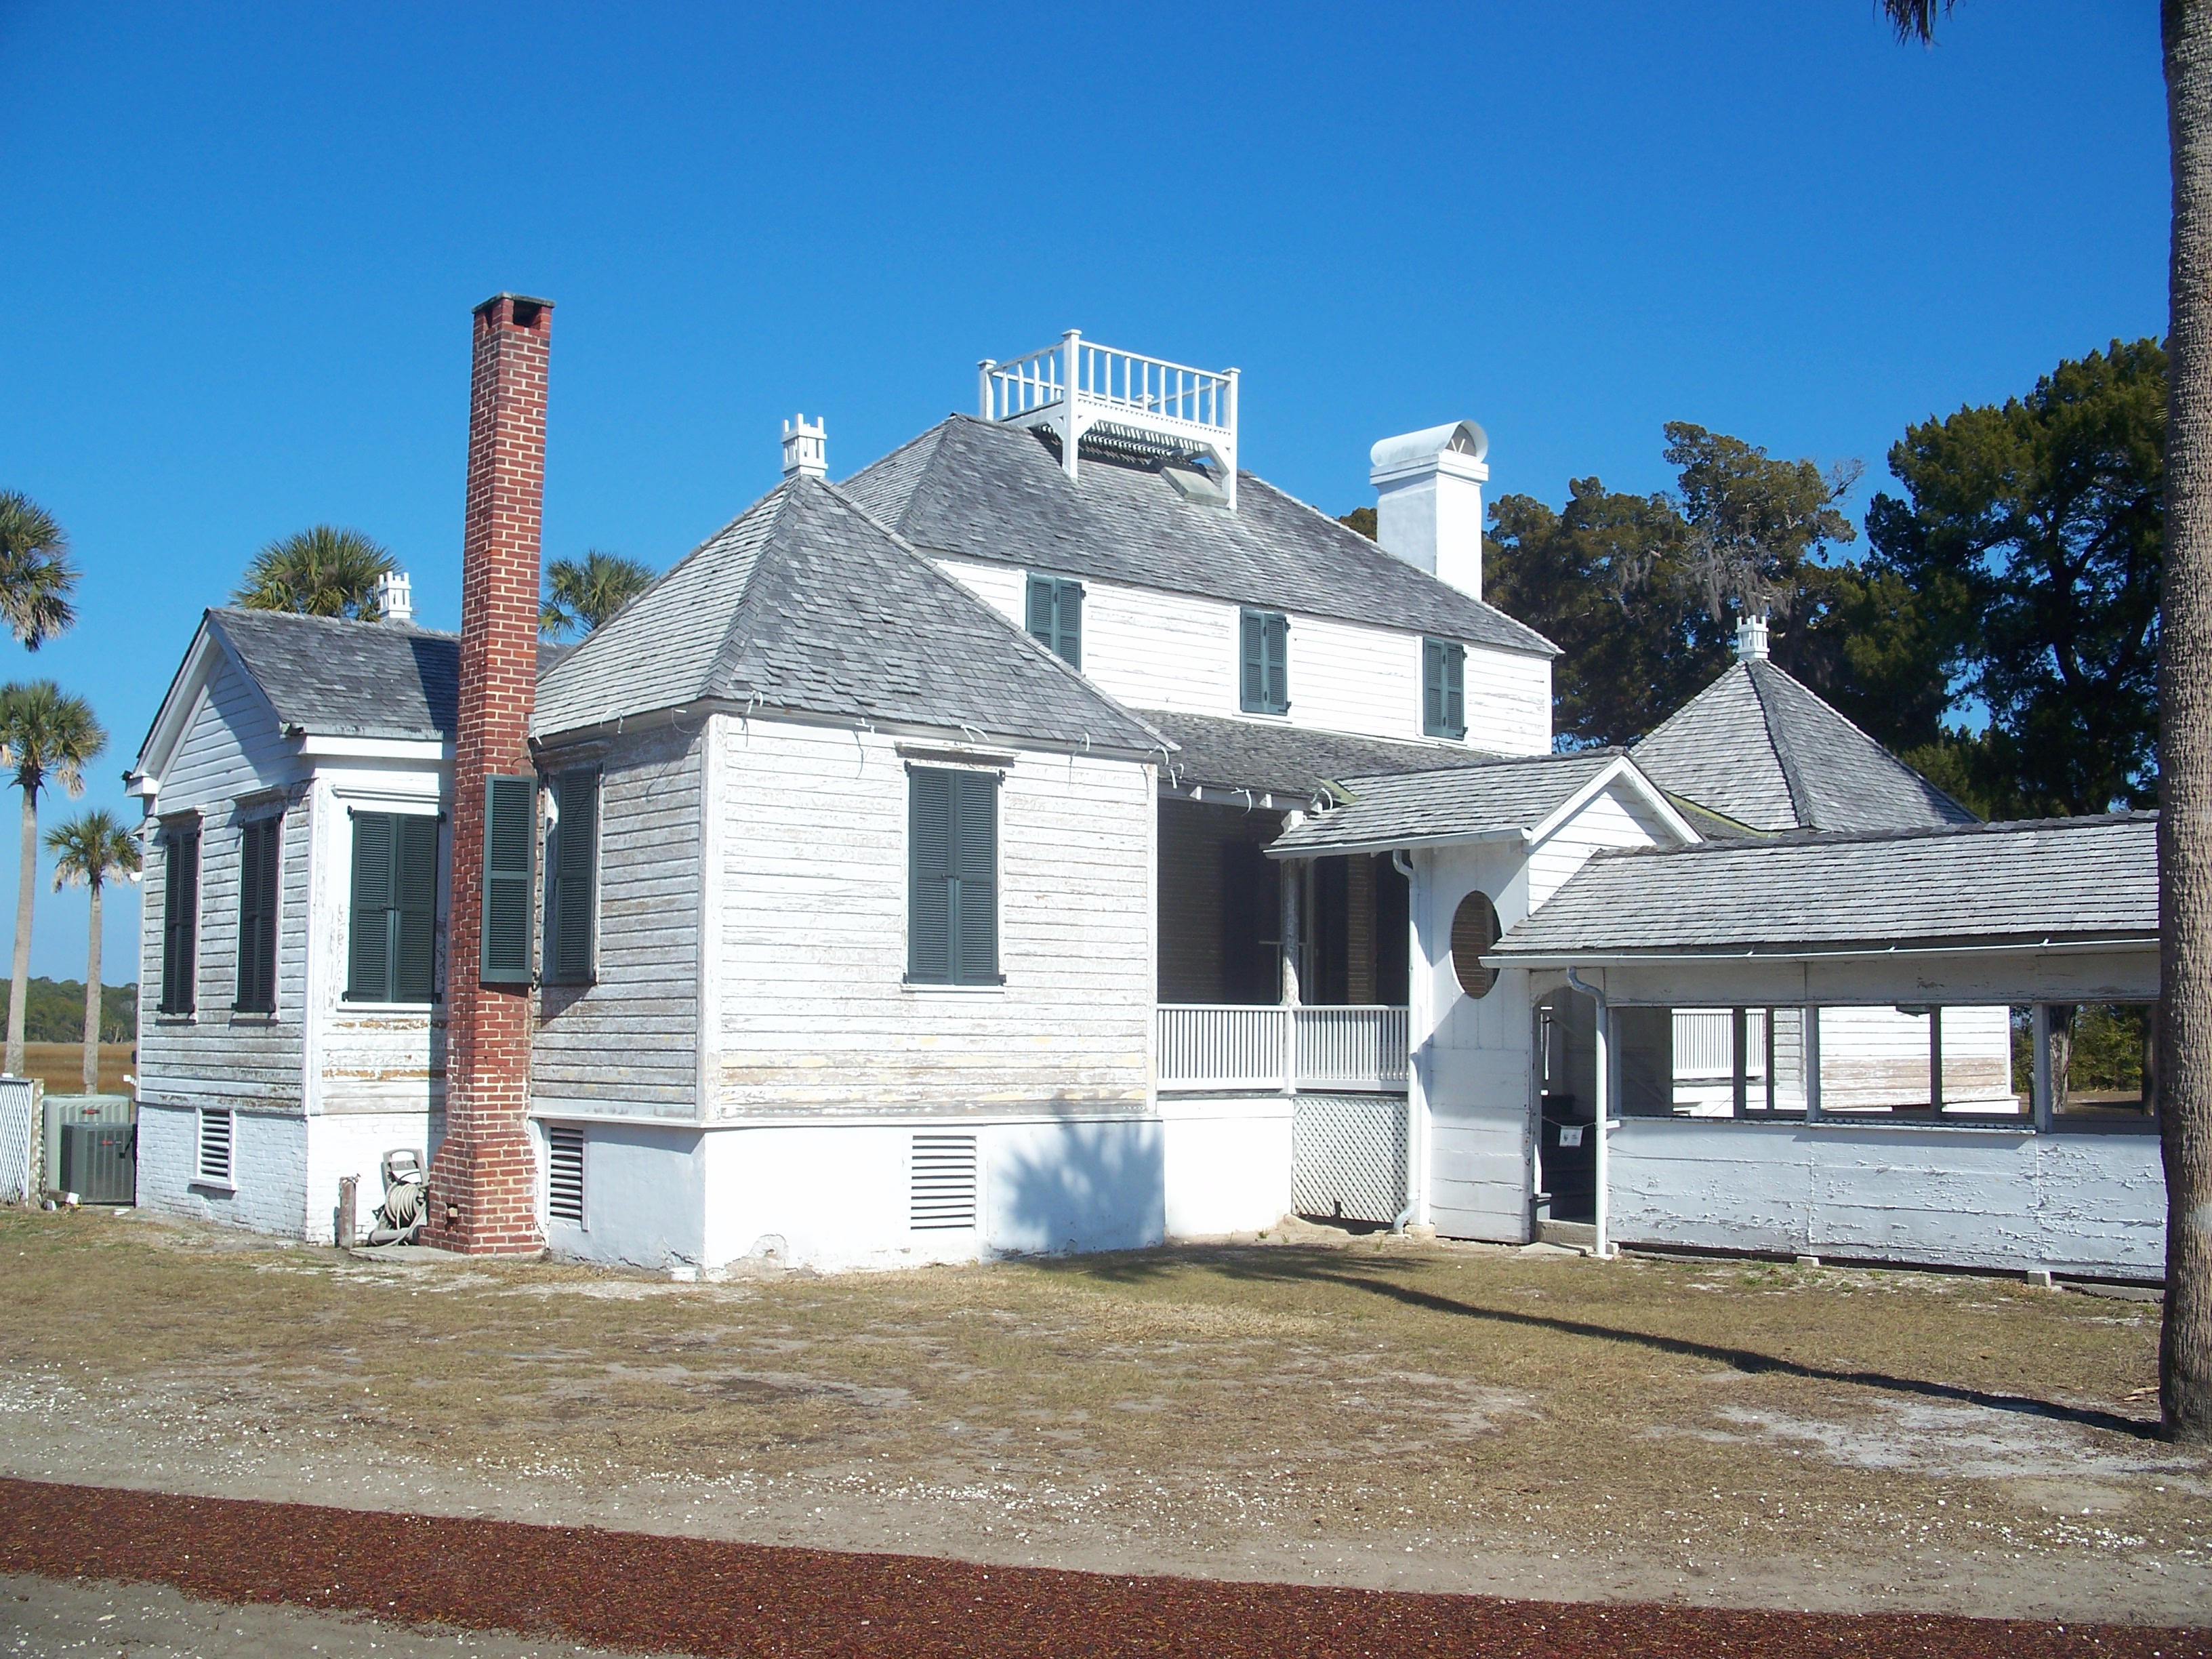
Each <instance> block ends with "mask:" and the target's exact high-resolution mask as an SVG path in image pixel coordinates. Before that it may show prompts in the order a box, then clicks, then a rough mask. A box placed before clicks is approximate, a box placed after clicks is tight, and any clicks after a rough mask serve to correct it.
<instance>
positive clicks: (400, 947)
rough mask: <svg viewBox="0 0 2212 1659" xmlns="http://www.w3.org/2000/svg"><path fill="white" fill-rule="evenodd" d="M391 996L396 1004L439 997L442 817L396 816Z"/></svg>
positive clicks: (425, 1000)
mask: <svg viewBox="0 0 2212 1659" xmlns="http://www.w3.org/2000/svg"><path fill="white" fill-rule="evenodd" d="M392 851H393V853H394V854H395V856H394V859H393V861H392V862H393V867H392V979H391V984H392V995H391V1000H392V1001H394V1002H430V1001H433V1000H435V999H436V996H437V990H438V987H437V972H438V820H437V819H436V818H435V817H430V816H429V815H428V813H422V812H416V813H410V814H408V815H406V816H405V817H396V818H394V819H393V820H392Z"/></svg>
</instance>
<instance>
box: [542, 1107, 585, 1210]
mask: <svg viewBox="0 0 2212 1659" xmlns="http://www.w3.org/2000/svg"><path fill="white" fill-rule="evenodd" d="M545 1164H546V1174H545V1213H546V1214H547V1215H548V1216H550V1217H551V1218H553V1219H554V1220H556V1221H570V1222H574V1224H575V1225H578V1226H582V1225H584V1132H583V1131H582V1130H581V1129H558V1128H551V1129H548V1130H546V1132H545Z"/></svg>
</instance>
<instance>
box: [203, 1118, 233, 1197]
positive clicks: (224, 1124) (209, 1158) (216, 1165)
mask: <svg viewBox="0 0 2212 1659" xmlns="http://www.w3.org/2000/svg"><path fill="white" fill-rule="evenodd" d="M230 1139H231V1114H230V1113H228V1112H227V1111H209V1110H206V1109H203V1110H202V1111H201V1113H200V1146H199V1158H200V1161H199V1178H200V1179H201V1180H202V1181H221V1182H228V1180H229V1179H230Z"/></svg>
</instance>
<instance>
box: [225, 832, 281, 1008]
mask: <svg viewBox="0 0 2212 1659" xmlns="http://www.w3.org/2000/svg"><path fill="white" fill-rule="evenodd" d="M283 823H284V820H283V818H282V817H267V818H256V819H254V820H253V821H252V823H248V824H246V825H245V826H244V828H243V829H241V831H240V835H239V859H238V994H237V996H236V999H235V1000H234V1001H233V1003H232V1005H231V1006H232V1007H234V1009H236V1010H237V1011H238V1012H240V1013H245V1014H273V1013H275V1012H276V864H277V848H278V846H279V845H280V844H281V842H282V840H283V836H282V830H283Z"/></svg>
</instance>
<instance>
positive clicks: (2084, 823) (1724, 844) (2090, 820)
mask: <svg viewBox="0 0 2212 1659" xmlns="http://www.w3.org/2000/svg"><path fill="white" fill-rule="evenodd" d="M1692 805H1696V803H1695V802H1692ZM1699 810H1700V811H1708V810H1710V809H1706V808H1700V809H1699ZM1714 816H1716V817H1720V816H1723V815H1722V814H1718V813H1716V814H1714ZM2158 816H2159V815H2158V809H2157V808H2155V807H2148V808H2142V809H2136V810H2130V811H2119V812H2084V813H2079V814H2076V815H2075V816H2073V817H2054V818H1996V819H1981V818H1977V819H1976V820H1975V821H1974V822H1972V823H1932V824H1916V825H1914V826H1912V827H1911V828H1909V829H1784V830H1762V831H1759V832H1756V833H1755V834H1754V835H1753V836H1742V837H1730V838H1729V839H1727V840H1713V841H1701V842H1695V843H1693V844H1692V845H1689V846H1685V847H1608V848H1603V849H1601V851H1599V852H1597V853H1595V854H1592V856H1593V857H1594V858H1601V859H1613V858H1653V857H1659V856H1662V855H1663V856H1665V857H1668V858H1672V857H1674V856H1675V855H1677V854H1684V853H1715V854H1717V853H1723V852H1727V851H1729V850H1735V851H1737V852H1747V851H1749V850H1751V849H1753V848H1760V847H1765V848H1773V847H1845V846H1857V845H1860V844H1862V843H1866V842H1893V841H1940V840H1942V839H1943V838H1944V837H1945V836H1984V835H2055V834H2058V833H2061V832H2063V831H2066V830H2070V829H2113V828H2117V827H2118V826H2120V825H2124V824H2130V823H2157V822H2158Z"/></svg>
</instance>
